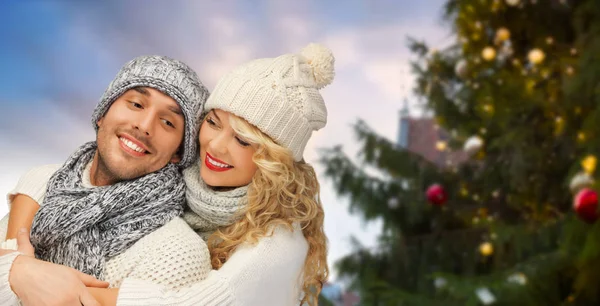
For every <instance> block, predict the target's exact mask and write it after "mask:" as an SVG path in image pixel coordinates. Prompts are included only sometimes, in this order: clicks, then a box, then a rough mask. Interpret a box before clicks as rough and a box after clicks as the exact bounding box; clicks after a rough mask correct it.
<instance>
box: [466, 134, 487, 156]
mask: <svg viewBox="0 0 600 306" xmlns="http://www.w3.org/2000/svg"><path fill="white" fill-rule="evenodd" d="M481 147H483V139H481V137H479V136H477V135H473V136H471V137H469V138H468V139H467V141H465V144H464V146H463V149H464V150H465V152H467V153H468V154H472V153H474V152H477V151H479V150H480V149H481Z"/></svg>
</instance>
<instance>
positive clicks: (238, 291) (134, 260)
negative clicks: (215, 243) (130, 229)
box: [0, 166, 308, 306]
mask: <svg viewBox="0 0 600 306" xmlns="http://www.w3.org/2000/svg"><path fill="white" fill-rule="evenodd" d="M56 169H58V166H44V167H39V168H36V169H34V170H32V172H38V171H41V172H50V173H49V174H46V175H39V174H38V175H32V174H31V172H30V173H28V174H26V175H25V176H24V177H23V178H22V179H21V180H20V181H19V184H18V186H17V187H16V188H15V190H13V191H12V192H11V193H10V194H9V204H10V200H11V199H12V197H13V196H14V195H16V194H19V193H22V194H26V195H28V196H30V197H32V198H33V199H35V200H38V199H39V198H40V196H42V197H43V195H44V191H45V188H46V183H47V181H48V179H49V177H50V176H51V175H52V173H53V172H54V171H56ZM23 186H26V187H23ZM42 199H43V198H42ZM7 221H8V217H5V218H4V219H2V220H1V221H0V235H4V234H5V231H6V224H7ZM307 251H308V244H307V242H306V239H305V238H304V236H303V234H302V231H301V229H300V228H299V226H298V225H294V230H293V231H289V230H287V229H285V228H283V227H280V228H275V229H274V230H273V233H272V235H271V236H268V237H263V238H261V239H260V240H259V242H258V243H257V244H253V245H251V244H243V245H241V246H240V247H238V249H237V250H236V251H235V252H234V253H233V254H232V256H231V257H230V259H229V260H228V261H227V262H226V263H225V264H224V265H223V267H222V268H221V269H219V270H210V267H208V268H207V265H208V261H207V258H208V251H207V248H206V244H205V243H204V241H203V240H202V239H200V237H199V236H198V235H197V234H196V233H195V232H194V231H193V230H192V229H190V227H189V226H188V225H187V224H185V222H184V221H182V219H179V218H178V219H176V220H173V221H171V222H170V223H169V224H166V225H165V226H163V227H161V228H160V229H158V230H157V231H155V232H153V233H151V234H149V235H147V236H146V237H144V238H142V239H140V240H139V241H138V242H137V243H136V244H134V246H133V247H131V248H130V249H128V250H127V251H126V252H125V253H123V254H121V255H119V256H117V257H115V258H113V259H111V260H109V261H108V262H107V278H108V275H109V274H113V272H111V271H113V268H112V267H117V268H115V269H114V270H115V271H119V273H115V274H121V275H124V277H125V279H123V280H122V282H120V281H113V283H111V285H112V286H115V287H120V290H119V298H118V301H117V305H183V306H186V305H190V306H191V305H205V306H217V305H232V306H233V305H235V306H237V305H240V306H241V305H266V306H270V305H273V306H275V305H278V306H279V305H283V306H285V305H299V297H300V294H301V288H300V286H299V285H300V283H301V282H300V278H301V272H302V268H303V266H304V260H305V258H306V254H307ZM15 257H16V256H15V254H14V253H13V254H10V255H5V256H1V257H0V305H17V304H16V303H17V301H18V300H17V298H16V296H15V295H14V293H13V292H12V290H11V289H10V285H9V283H8V275H9V272H10V268H11V265H12V262H13V261H14V259H15ZM140 257H142V258H143V257H146V258H145V259H144V260H141V261H140ZM188 257H189V258H191V259H190V260H187V259H185V258H188ZM116 261H119V263H118V264H117V263H116ZM113 262H114V263H113ZM185 262H187V263H192V262H193V263H194V264H188V265H182V263H185ZM124 267H129V269H126V268H124ZM207 269H208V270H207ZM206 271H208V272H206Z"/></svg>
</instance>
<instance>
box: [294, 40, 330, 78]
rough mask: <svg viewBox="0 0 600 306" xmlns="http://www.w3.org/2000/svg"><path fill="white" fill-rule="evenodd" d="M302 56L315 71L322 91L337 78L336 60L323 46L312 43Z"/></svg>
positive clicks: (314, 73) (302, 52)
mask: <svg viewBox="0 0 600 306" xmlns="http://www.w3.org/2000/svg"><path fill="white" fill-rule="evenodd" d="M301 54H302V56H304V57H305V58H306V60H307V62H308V64H309V65H310V66H311V67H312V69H313V75H314V77H315V81H316V84H317V88H318V89H321V88H323V87H325V86H327V85H329V84H331V82H332V81H333V78H334V77H335V70H334V67H333V65H334V63H335V58H334V57H333V53H332V52H331V50H329V49H328V48H327V47H325V46H323V45H320V44H315V43H310V44H309V45H308V46H306V47H304V49H302V51H301Z"/></svg>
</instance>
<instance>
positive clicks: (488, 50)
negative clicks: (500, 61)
mask: <svg viewBox="0 0 600 306" xmlns="http://www.w3.org/2000/svg"><path fill="white" fill-rule="evenodd" d="M481 57H482V58H483V59H484V60H486V61H488V62H489V61H493V60H494V59H495V58H496V49H494V48H493V47H490V46H488V47H485V48H483V50H482V51H481Z"/></svg>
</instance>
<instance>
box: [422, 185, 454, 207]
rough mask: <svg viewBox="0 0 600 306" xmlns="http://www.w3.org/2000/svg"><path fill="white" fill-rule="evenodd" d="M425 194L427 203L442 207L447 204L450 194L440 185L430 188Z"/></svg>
mask: <svg viewBox="0 0 600 306" xmlns="http://www.w3.org/2000/svg"><path fill="white" fill-rule="evenodd" d="M425 194H426V196H427V201H429V202H430V203H431V204H433V205H436V206H442V205H444V203H446V200H448V194H447V193H446V190H444V187H442V186H441V185H440V184H433V185H431V186H429V188H427V192H426V193H425Z"/></svg>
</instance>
